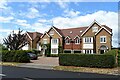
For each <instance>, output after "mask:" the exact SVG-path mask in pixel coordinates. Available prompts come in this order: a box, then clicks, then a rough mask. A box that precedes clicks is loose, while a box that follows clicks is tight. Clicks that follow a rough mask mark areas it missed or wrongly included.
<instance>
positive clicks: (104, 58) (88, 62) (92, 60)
mask: <svg viewBox="0 0 120 80" xmlns="http://www.w3.org/2000/svg"><path fill="white" fill-rule="evenodd" d="M59 64H60V65H63V66H81V67H101V68H107V67H109V68H110V67H115V56H113V55H102V54H99V55H98V54H59Z"/></svg>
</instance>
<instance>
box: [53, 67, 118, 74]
mask: <svg viewBox="0 0 120 80" xmlns="http://www.w3.org/2000/svg"><path fill="white" fill-rule="evenodd" d="M53 69H54V70H63V71H72V72H90V73H99V74H113V75H116V74H118V70H120V67H117V68H89V67H74V66H55V67H53Z"/></svg>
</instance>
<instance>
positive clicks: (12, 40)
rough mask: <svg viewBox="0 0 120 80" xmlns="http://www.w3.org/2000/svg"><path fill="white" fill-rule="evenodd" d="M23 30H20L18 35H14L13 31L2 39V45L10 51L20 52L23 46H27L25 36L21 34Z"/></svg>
mask: <svg viewBox="0 0 120 80" xmlns="http://www.w3.org/2000/svg"><path fill="white" fill-rule="evenodd" d="M22 32H23V30H20V28H19V31H18V33H14V31H13V32H12V33H11V34H10V35H8V37H7V38H5V39H3V41H4V44H5V45H6V47H7V48H8V49H10V50H20V49H22V47H23V46H25V45H26V44H28V41H27V36H26V34H22Z"/></svg>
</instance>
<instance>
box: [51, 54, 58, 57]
mask: <svg viewBox="0 0 120 80" xmlns="http://www.w3.org/2000/svg"><path fill="white" fill-rule="evenodd" d="M50 57H58V54H50Z"/></svg>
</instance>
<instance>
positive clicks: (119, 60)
mask: <svg viewBox="0 0 120 80" xmlns="http://www.w3.org/2000/svg"><path fill="white" fill-rule="evenodd" d="M118 66H119V67H120V50H118Z"/></svg>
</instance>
